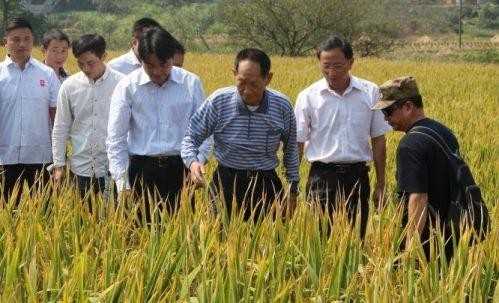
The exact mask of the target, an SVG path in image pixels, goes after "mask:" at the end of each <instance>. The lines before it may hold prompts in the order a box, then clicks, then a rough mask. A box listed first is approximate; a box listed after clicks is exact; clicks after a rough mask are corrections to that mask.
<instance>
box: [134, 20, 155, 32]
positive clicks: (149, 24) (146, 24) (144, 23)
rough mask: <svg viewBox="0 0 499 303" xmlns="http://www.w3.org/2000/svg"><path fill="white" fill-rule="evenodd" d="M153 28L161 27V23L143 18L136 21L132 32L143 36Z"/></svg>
mask: <svg viewBox="0 0 499 303" xmlns="http://www.w3.org/2000/svg"><path fill="white" fill-rule="evenodd" d="M153 27H161V25H159V23H158V22H157V21H156V20H154V19H152V18H141V19H139V20H137V21H135V23H134V24H133V28H132V32H133V33H134V34H135V33H139V34H141V33H142V32H144V31H145V30H147V29H150V28H153Z"/></svg>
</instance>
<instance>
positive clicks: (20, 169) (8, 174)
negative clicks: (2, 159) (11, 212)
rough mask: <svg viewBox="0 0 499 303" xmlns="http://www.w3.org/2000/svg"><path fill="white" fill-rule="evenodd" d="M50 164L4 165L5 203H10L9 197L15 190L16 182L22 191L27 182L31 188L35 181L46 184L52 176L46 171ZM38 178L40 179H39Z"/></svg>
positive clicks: (17, 200)
mask: <svg viewBox="0 0 499 303" xmlns="http://www.w3.org/2000/svg"><path fill="white" fill-rule="evenodd" d="M46 165H48V164H9V165H3V175H4V189H3V197H4V199H5V202H7V201H9V197H10V195H11V193H12V190H13V189H14V186H15V184H16V182H19V186H20V187H21V188H20V189H21V190H22V186H23V183H24V182H26V183H27V184H28V186H29V187H30V188H31V187H33V185H34V184H35V181H37V180H39V181H42V184H45V183H46V182H48V181H49V180H50V174H49V173H48V172H47V170H46V169H45V167H46ZM37 178H38V179H37ZM19 198H20V192H19V194H18V197H17V199H16V204H17V203H18V202H19Z"/></svg>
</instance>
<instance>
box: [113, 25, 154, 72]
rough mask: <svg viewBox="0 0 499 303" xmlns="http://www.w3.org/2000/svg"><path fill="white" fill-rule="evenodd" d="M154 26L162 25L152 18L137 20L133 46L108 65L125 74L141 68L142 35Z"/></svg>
mask: <svg viewBox="0 0 499 303" xmlns="http://www.w3.org/2000/svg"><path fill="white" fill-rule="evenodd" d="M154 27H161V25H159V23H158V22H157V21H156V20H154V19H151V18H142V19H139V20H137V21H135V23H134V24H133V28H132V42H131V45H132V48H131V49H130V51H129V52H128V53H126V54H124V55H122V56H119V57H117V58H114V59H112V60H111V61H109V62H108V66H109V67H111V68H112V69H114V70H117V71H119V72H120V73H122V74H125V75H128V74H130V73H131V72H133V71H134V70H137V69H139V68H140V67H141V66H142V63H141V62H140V60H139V52H138V49H139V40H140V36H141V35H142V33H144V32H145V31H146V30H148V29H150V28H154Z"/></svg>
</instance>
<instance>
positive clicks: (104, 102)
mask: <svg viewBox="0 0 499 303" xmlns="http://www.w3.org/2000/svg"><path fill="white" fill-rule="evenodd" d="M123 77H124V75H123V74H121V73H119V72H117V71H114V70H112V69H111V68H109V67H106V71H105V72H104V74H103V75H102V77H100V78H99V79H98V80H97V81H93V80H91V79H89V78H88V77H87V76H86V75H85V74H84V73H83V72H79V73H77V74H75V75H73V76H70V77H69V78H68V79H67V80H66V81H64V83H63V84H62V85H61V89H60V91H59V97H58V100H57V112H56V116H55V123H54V130H53V135H52V146H53V148H52V151H53V156H54V166H55V167H61V166H64V165H65V164H66V142H67V140H68V139H70V140H71V147H72V155H71V159H70V168H71V171H72V172H73V173H74V174H76V175H78V176H83V177H96V178H100V177H105V176H106V175H107V172H108V160H107V153H106V137H107V122H108V118H109V106H110V104H111V96H112V94H113V91H114V88H115V87H116V85H117V84H118V82H119V81H120V80H121V79H122V78H123Z"/></svg>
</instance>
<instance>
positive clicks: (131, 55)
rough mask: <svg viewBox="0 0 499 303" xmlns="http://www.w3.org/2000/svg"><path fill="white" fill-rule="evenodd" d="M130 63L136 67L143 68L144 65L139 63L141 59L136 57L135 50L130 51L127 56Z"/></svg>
mask: <svg viewBox="0 0 499 303" xmlns="http://www.w3.org/2000/svg"><path fill="white" fill-rule="evenodd" d="M126 58H127V60H128V62H129V63H130V64H132V65H134V66H141V65H142V63H141V62H140V61H139V58H137V56H135V53H134V52H133V49H130V51H129V52H128V53H127V56H126Z"/></svg>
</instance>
